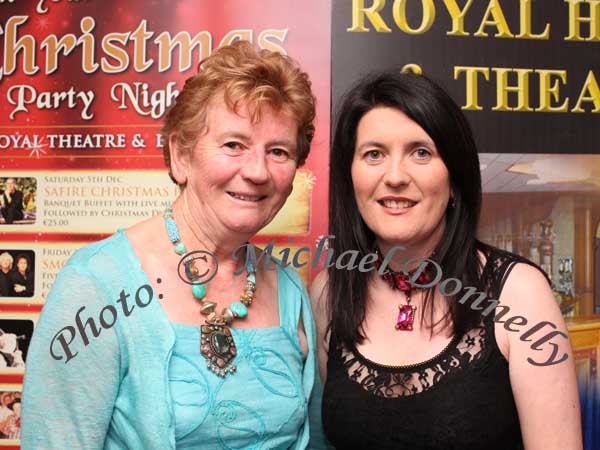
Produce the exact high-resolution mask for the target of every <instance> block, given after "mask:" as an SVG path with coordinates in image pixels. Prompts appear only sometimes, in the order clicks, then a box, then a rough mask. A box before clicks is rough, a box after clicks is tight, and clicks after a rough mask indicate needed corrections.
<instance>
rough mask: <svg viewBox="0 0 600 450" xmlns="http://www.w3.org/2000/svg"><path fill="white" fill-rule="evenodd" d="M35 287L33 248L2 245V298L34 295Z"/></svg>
mask: <svg viewBox="0 0 600 450" xmlns="http://www.w3.org/2000/svg"><path fill="white" fill-rule="evenodd" d="M34 288H35V253H34V252H33V250H15V249H3V248H1V247H0V298H1V297H17V298H18V297H32V296H33V291H34Z"/></svg>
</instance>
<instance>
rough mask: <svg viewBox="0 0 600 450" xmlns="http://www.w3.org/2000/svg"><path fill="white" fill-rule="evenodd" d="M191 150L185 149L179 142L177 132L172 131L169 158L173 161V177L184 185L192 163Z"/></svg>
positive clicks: (179, 183)
mask: <svg viewBox="0 0 600 450" xmlns="http://www.w3.org/2000/svg"><path fill="white" fill-rule="evenodd" d="M189 153H190V152H189V151H187V150H184V149H183V148H182V147H181V145H179V144H178V142H177V138H176V137H175V133H171V135H170V136H169V158H170V161H171V168H170V170H171V178H173V180H175V182H176V183H177V184H178V185H179V186H183V185H185V184H186V183H187V174H188V168H189V164H190V154H189Z"/></svg>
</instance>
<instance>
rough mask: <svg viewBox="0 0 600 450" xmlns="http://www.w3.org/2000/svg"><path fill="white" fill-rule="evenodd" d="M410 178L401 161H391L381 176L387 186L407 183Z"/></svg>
mask: <svg viewBox="0 0 600 450" xmlns="http://www.w3.org/2000/svg"><path fill="white" fill-rule="evenodd" d="M410 179H411V178H410V175H409V173H408V171H407V170H406V167H405V165H404V163H403V162H402V161H391V162H390V164H389V165H388V166H387V168H386V171H385V174H384V177H383V181H384V183H385V184H387V185H389V186H401V185H403V184H408V183H409V182H410Z"/></svg>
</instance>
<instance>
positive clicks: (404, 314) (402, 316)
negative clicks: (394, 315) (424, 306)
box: [396, 305, 417, 331]
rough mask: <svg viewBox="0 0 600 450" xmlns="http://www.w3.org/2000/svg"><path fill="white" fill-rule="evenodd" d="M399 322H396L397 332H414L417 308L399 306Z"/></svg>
mask: <svg viewBox="0 0 600 450" xmlns="http://www.w3.org/2000/svg"><path fill="white" fill-rule="evenodd" d="M398 309H399V310H400V311H399V312H398V320H397V321H396V330H405V331H412V329H413V322H414V320H415V311H416V309H417V307H416V306H412V305H399V306H398Z"/></svg>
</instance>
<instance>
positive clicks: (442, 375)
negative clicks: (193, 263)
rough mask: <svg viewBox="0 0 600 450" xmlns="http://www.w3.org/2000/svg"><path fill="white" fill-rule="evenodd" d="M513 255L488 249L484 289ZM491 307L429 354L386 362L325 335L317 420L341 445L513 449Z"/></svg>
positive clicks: (502, 274)
mask: <svg viewBox="0 0 600 450" xmlns="http://www.w3.org/2000/svg"><path fill="white" fill-rule="evenodd" d="M515 262H526V263H529V264H531V263H530V262H529V261H528V260H525V259H522V258H520V257H518V256H516V255H513V254H510V253H506V252H502V251H499V250H495V249H494V250H491V252H490V253H489V254H488V258H487V262H486V265H485V268H484V270H483V272H482V275H481V283H482V284H481V285H480V288H482V289H486V288H487V289H489V290H488V291H487V292H489V293H490V294H491V295H492V298H494V299H497V298H499V296H500V292H501V290H502V287H503V285H504V282H505V280H506V277H507V276H508V273H509V272H510V270H511V269H512V267H513V266H514V263H515ZM493 316H494V314H493V312H492V313H491V314H489V315H488V316H487V317H485V318H484V319H483V320H482V323H481V326H480V327H479V328H475V329H472V330H470V331H469V332H468V333H467V334H465V335H464V336H457V337H455V338H454V339H453V340H452V341H451V342H450V343H449V344H448V346H447V347H446V348H445V349H444V350H443V351H442V352H441V353H440V354H438V355H437V356H435V357H434V358H432V359H430V360H428V361H424V362H422V363H419V364H413V365H410V366H384V365H381V364H377V363H375V362H373V361H370V360H368V359H367V358H365V357H364V356H362V355H361V354H360V353H359V352H358V351H357V350H356V349H355V348H353V349H346V348H344V347H343V346H340V345H337V344H336V342H335V336H332V337H331V340H330V352H329V360H328V363H327V381H326V383H325V390H324V394H323V411H322V413H323V425H324V429H325V433H326V435H327V437H328V438H329V440H330V442H331V443H332V444H333V445H334V446H335V447H336V448H337V449H343V450H351V449H365V450H367V449H368V450H388V449H389V450H391V449H394V450H518V449H522V448H523V444H522V438H521V429H520V426H519V419H518V416H517V410H516V406H515V402H514V398H513V394H512V390H511V386H510V380H509V373H508V363H507V361H506V359H505V358H504V356H503V355H502V354H501V353H500V350H499V349H498V346H497V344H496V340H495V333H494V321H493Z"/></svg>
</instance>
